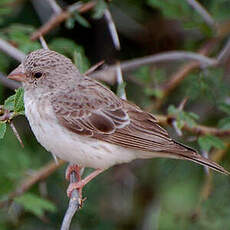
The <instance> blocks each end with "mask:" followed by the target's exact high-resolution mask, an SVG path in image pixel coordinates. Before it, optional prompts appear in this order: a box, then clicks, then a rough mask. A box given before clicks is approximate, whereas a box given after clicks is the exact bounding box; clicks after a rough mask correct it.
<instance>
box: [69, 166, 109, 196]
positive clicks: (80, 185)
mask: <svg viewBox="0 0 230 230" xmlns="http://www.w3.org/2000/svg"><path fill="white" fill-rule="evenodd" d="M103 171H104V169H96V170H95V171H93V172H92V173H91V174H89V175H88V176H87V177H86V178H84V179H82V180H79V181H78V182H75V183H71V184H70V185H69V187H68V189H67V196H68V197H71V194H72V192H73V190H74V189H77V190H78V193H79V199H80V200H82V189H83V187H84V186H85V185H86V184H88V183H89V182H90V181H91V180H92V179H93V178H95V177H96V176H97V175H99V174H100V173H102V172H103Z"/></svg>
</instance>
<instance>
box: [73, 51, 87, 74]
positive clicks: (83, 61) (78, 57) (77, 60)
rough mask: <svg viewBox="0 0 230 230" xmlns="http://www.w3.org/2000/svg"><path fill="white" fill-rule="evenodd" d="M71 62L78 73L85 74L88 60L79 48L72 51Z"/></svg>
mask: <svg viewBox="0 0 230 230" xmlns="http://www.w3.org/2000/svg"><path fill="white" fill-rule="evenodd" d="M73 60H74V64H75V65H76V66H77V68H78V69H79V71H80V73H85V71H86V70H88V69H89V62H88V59H87V58H86V56H85V53H84V50H83V49H82V48H81V47H78V49H77V50H75V51H74V56H73Z"/></svg>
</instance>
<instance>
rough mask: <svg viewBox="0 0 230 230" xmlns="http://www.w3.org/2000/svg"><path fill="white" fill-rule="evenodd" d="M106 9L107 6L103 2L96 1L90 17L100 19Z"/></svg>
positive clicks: (101, 0)
mask: <svg viewBox="0 0 230 230" xmlns="http://www.w3.org/2000/svg"><path fill="white" fill-rule="evenodd" d="M106 8H107V4H106V3H105V1H104V0H99V1H97V4H96V6H95V7H94V13H93V16H92V17H93V18H94V19H100V18H101V17H102V16H103V15H104V12H105V9H106Z"/></svg>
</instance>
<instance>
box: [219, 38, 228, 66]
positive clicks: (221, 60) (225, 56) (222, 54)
mask: <svg viewBox="0 0 230 230" xmlns="http://www.w3.org/2000/svg"><path fill="white" fill-rule="evenodd" d="M229 57H230V39H228V41H227V43H226V45H225V46H224V48H223V49H222V50H221V51H220V52H219V54H218V56H217V60H218V63H219V64H223V63H224V62H225V61H226V60H227V59H228V58H229Z"/></svg>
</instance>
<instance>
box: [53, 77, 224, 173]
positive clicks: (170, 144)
mask: <svg viewBox="0 0 230 230" xmlns="http://www.w3.org/2000/svg"><path fill="white" fill-rule="evenodd" d="M51 104H52V106H53V109H54V112H55V113H56V116H57V118H58V120H59V122H60V123H61V124H62V125H63V126H65V127H66V128H67V129H69V130H71V131H73V132H75V133H77V134H79V135H85V136H90V137H92V138H96V139H100V140H102V141H105V142H109V143H111V144H115V145H119V146H123V147H125V148H131V149H136V150H141V151H148V152H159V153H162V157H163V156H164V154H165V153H166V154H171V155H172V157H175V158H180V159H187V160H190V161H194V162H196V163H199V164H202V165H206V166H208V167H210V168H212V169H214V170H216V171H219V172H222V173H225V174H226V173H228V172H227V171H226V170H225V169H224V168H222V167H221V166H219V165H218V164H216V163H214V162H212V161H210V160H208V159H206V158H203V157H202V156H200V155H199V154H197V153H196V151H195V150H193V149H191V148H189V147H187V146H183V145H181V144H179V143H176V142H175V141H173V140H172V139H171V138H170V137H169V135H168V133H167V131H166V130H164V129H163V128H161V127H160V126H159V125H158V124H157V121H156V119H155V117H154V116H153V115H151V114H149V113H147V112H144V111H142V110H141V109H140V108H139V107H137V106H135V105H133V104H131V103H129V102H127V101H124V100H121V99H119V98H118V97H117V96H116V95H115V94H113V93H112V92H111V91H110V90H109V89H107V88H106V87H104V86H102V85H101V84H100V83H98V82H96V81H92V80H91V79H87V78H86V79H85V81H83V82H81V83H80V84H76V86H75V87H74V86H69V88H67V89H65V90H64V91H62V92H59V93H58V94H57V95H54V96H53V97H52V98H51ZM150 156H151V155H150Z"/></svg>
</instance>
